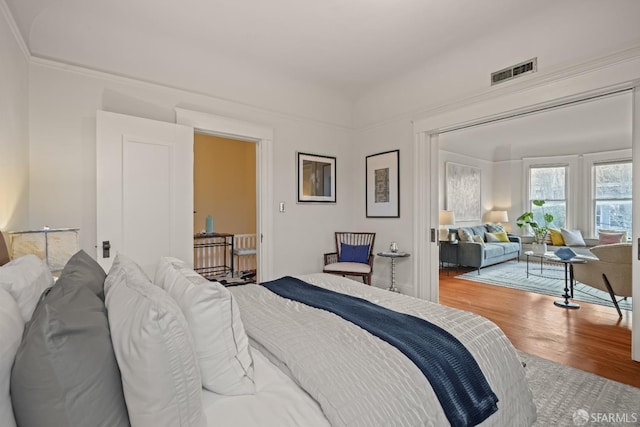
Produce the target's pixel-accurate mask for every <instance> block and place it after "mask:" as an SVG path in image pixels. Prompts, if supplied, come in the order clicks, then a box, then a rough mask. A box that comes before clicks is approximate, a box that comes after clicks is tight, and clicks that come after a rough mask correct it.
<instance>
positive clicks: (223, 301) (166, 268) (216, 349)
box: [154, 258, 256, 395]
mask: <svg viewBox="0 0 640 427" xmlns="http://www.w3.org/2000/svg"><path fill="white" fill-rule="evenodd" d="M154 283H155V284H156V285H158V286H160V287H161V288H163V289H164V290H166V291H167V293H168V294H169V295H171V297H173V299H175V300H176V302H177V303H178V306H180V308H181V309H182V312H183V313H184V315H185V318H186V319H187V322H188V324H189V328H190V329H191V334H192V336H193V339H194V342H195V347H196V353H197V355H198V362H199V364H200V373H201V375H202V385H203V386H204V387H205V388H206V389H209V390H211V391H213V392H216V393H219V394H224V395H240V394H253V393H255V392H256V386H255V381H254V378H255V377H254V370H253V358H252V357H251V353H250V350H249V339H248V338H247V334H246V332H245V330H244V325H243V324H242V320H241V319H240V311H239V307H238V305H237V304H236V302H235V300H234V299H233V295H232V294H231V292H229V290H228V289H227V288H225V287H224V286H223V285H221V284H220V283H218V282H210V281H208V280H207V279H205V278H204V277H202V276H201V275H199V274H198V273H196V272H195V271H193V270H192V269H191V268H189V266H188V265H187V264H186V263H184V262H183V261H181V260H179V259H177V258H162V259H161V260H160V263H159V264H158V269H157V270H156V275H155V279H154Z"/></svg>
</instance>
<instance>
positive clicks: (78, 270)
mask: <svg viewBox="0 0 640 427" xmlns="http://www.w3.org/2000/svg"><path fill="white" fill-rule="evenodd" d="M87 257H88V256H86V254H80V255H78V256H74V257H72V258H71V259H70V260H69V263H70V264H71V265H70V266H69V268H65V269H64V270H63V272H62V274H61V275H60V278H59V279H58V281H57V282H56V284H55V285H54V286H53V287H51V288H49V289H48V290H47V291H45V293H44V294H43V296H42V298H41V299H40V301H39V302H38V305H37V307H36V309H35V311H34V313H33V317H32V319H31V321H30V322H29V323H28V324H27V325H26V327H25V331H24V335H23V338H22V342H21V344H20V348H19V349H18V352H17V355H16V361H15V364H14V366H13V371H12V374H11V399H12V402H13V407H14V413H15V417H16V421H17V422H18V425H20V426H27V427H29V426H33V427H36V426H45V425H51V426H86V425H93V426H103V427H108V426H128V425H129V418H128V416H127V408H126V405H125V401H124V395H123V392H122V383H121V380H120V371H119V369H118V365H117V363H116V359H115V355H114V352H113V347H112V344H111V335H110V332H109V324H108V321H107V313H106V308H105V305H104V302H103V301H102V300H101V299H100V298H99V297H98V296H97V295H96V294H95V290H96V289H99V288H101V287H102V284H103V282H104V277H105V274H104V271H103V270H102V268H101V267H100V266H99V265H98V264H97V263H96V262H95V261H93V260H91V259H90V258H89V259H87ZM89 260H90V261H89ZM100 272H101V273H100Z"/></svg>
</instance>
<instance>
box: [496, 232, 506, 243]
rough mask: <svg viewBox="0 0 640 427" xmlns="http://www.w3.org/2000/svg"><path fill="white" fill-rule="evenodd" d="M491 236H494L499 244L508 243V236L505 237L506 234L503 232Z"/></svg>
mask: <svg viewBox="0 0 640 427" xmlns="http://www.w3.org/2000/svg"><path fill="white" fill-rule="evenodd" d="M493 235H494V236H496V237H497V238H498V240H500V241H501V242H507V243H508V242H509V236H507V233H506V232H504V231H503V232H501V233H493Z"/></svg>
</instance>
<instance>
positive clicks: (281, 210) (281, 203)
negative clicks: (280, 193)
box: [280, 202, 284, 212]
mask: <svg viewBox="0 0 640 427" xmlns="http://www.w3.org/2000/svg"><path fill="white" fill-rule="evenodd" d="M280 212H284V202H280Z"/></svg>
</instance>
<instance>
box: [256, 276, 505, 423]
mask: <svg viewBox="0 0 640 427" xmlns="http://www.w3.org/2000/svg"><path fill="white" fill-rule="evenodd" d="M262 285H263V286H264V287H266V288H267V289H269V290H270V291H272V292H274V293H275V294H277V295H280V296H281V297H284V298H288V299H291V300H294V301H298V302H301V303H303V304H306V305H308V306H311V307H315V308H319V309H322V310H326V311H329V312H332V313H334V314H336V315H338V316H340V317H342V318H343V319H345V320H348V321H349V322H351V323H353V324H355V325H357V326H359V327H361V328H362V329H365V330H366V331H368V332H369V333H371V334H373V335H375V336H377V337H378V338H380V339H382V340H383V341H386V342H387V343H389V344H391V345H393V346H394V347H396V348H397V349H398V350H400V351H401V352H402V353H403V354H404V355H405V356H407V357H408V358H409V359H410V360H411V361H412V362H413V363H414V364H415V365H416V366H417V367H418V368H419V369H420V370H421V371H422V373H423V374H424V376H425V377H426V378H427V379H428V380H429V382H430V383H431V387H432V388H433V390H434V392H435V394H436V396H437V397H438V400H439V401H440V405H441V406H442V409H443V410H444V413H445V414H446V416H447V419H448V420H449V423H451V425H452V426H475V425H477V424H480V423H481V422H482V421H484V420H485V419H487V418H488V417H489V416H490V415H491V414H493V413H494V412H496V411H497V410H498V406H497V402H498V397H497V396H496V395H495V393H494V392H493V391H492V390H491V387H490V386H489V383H488V382H487V379H486V378H485V377H484V374H483V373H482V371H481V370H480V367H479V366H478V363H477V362H476V360H475V359H474V358H473V356H472V355H471V353H470V352H469V350H467V349H466V347H465V346H464V345H463V344H462V343H461V342H460V341H458V339H456V338H455V337H454V336H453V335H451V334H450V333H449V332H447V331H445V330H444V329H442V328H440V327H439V326H436V325H434V324H432V323H430V322H427V321H426V320H424V319H420V318H418V317H414V316H411V315H408V314H405V313H399V312H397V311H393V310H390V309H388V308H384V307H381V306H379V305H376V304H373V303H372V302H369V301H367V300H364V299H361V298H356V297H353V296H350V295H345V294H341V293H339V292H334V291H330V290H328V289H324V288H320V287H318V286H314V285H311V284H309V283H306V282H304V281H302V280H300V279H297V278H294V277H289V276H287V277H282V278H280V279H277V280H273V281H271V282H266V283H263V284H262Z"/></svg>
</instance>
